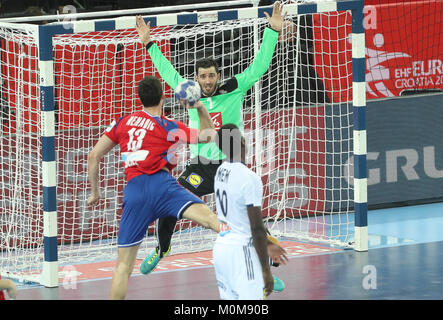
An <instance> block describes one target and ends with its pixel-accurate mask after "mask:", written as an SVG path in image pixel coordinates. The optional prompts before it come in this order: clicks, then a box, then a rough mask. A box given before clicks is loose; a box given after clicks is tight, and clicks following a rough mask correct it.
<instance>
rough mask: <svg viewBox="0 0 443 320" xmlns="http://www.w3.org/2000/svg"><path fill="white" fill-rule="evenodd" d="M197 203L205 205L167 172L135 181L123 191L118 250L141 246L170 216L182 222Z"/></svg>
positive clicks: (134, 179)
mask: <svg viewBox="0 0 443 320" xmlns="http://www.w3.org/2000/svg"><path fill="white" fill-rule="evenodd" d="M193 203H204V202H203V201H202V200H200V199H199V198H198V197H196V196H195V195H193V194H192V193H191V192H190V191H188V190H186V189H185V188H183V187H182V186H180V185H179V184H178V182H177V180H175V179H174V177H172V176H171V175H170V174H169V173H168V172H166V171H164V170H160V171H159V172H156V173H154V174H152V175H146V174H142V175H140V176H137V177H134V178H132V179H131V180H129V182H128V184H127V185H126V187H125V189H124V190H123V213H122V217H121V220H120V226H119V232H118V241H117V243H118V246H119V247H131V246H135V245H138V244H140V243H141V242H142V241H143V238H144V237H145V235H146V231H147V230H148V227H149V225H150V224H151V223H152V222H154V221H155V220H157V219H158V218H164V217H169V216H172V217H175V218H177V219H181V218H182V215H183V212H184V211H185V210H186V209H187V208H188V207H189V206H190V205H191V204H193Z"/></svg>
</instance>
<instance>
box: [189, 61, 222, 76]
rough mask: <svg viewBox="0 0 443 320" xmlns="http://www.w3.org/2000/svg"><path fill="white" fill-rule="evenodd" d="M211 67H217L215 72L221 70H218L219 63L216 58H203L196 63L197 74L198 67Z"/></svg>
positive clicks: (196, 72)
mask: <svg viewBox="0 0 443 320" xmlns="http://www.w3.org/2000/svg"><path fill="white" fill-rule="evenodd" d="M210 67H214V68H215V73H218V72H219V71H218V69H219V67H218V63H217V61H215V60H214V59H201V60H198V61H197V62H196V63H195V74H196V75H198V69H200V68H204V69H207V68H210Z"/></svg>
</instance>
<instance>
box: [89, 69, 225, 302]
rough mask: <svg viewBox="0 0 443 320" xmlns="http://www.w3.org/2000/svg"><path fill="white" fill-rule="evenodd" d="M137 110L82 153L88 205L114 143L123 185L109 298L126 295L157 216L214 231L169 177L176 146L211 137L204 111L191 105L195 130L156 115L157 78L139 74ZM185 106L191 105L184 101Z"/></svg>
mask: <svg viewBox="0 0 443 320" xmlns="http://www.w3.org/2000/svg"><path fill="white" fill-rule="evenodd" d="M138 95H139V98H140V100H141V102H142V104H143V107H144V108H143V110H141V111H138V112H135V113H133V114H130V115H128V116H124V117H121V118H119V119H117V120H115V121H114V122H113V123H112V124H111V125H110V126H109V127H108V128H107V129H106V132H105V133H104V134H103V136H102V137H101V138H100V140H99V141H98V142H97V144H96V145H95V146H94V149H93V150H92V151H91V153H90V154H89V157H88V175H89V182H90V184H91V195H90V196H89V198H88V205H95V204H97V202H98V201H99V199H100V190H99V183H98V175H99V163H100V160H101V159H102V158H103V157H104V155H105V154H107V153H108V152H109V151H110V150H111V149H112V148H113V147H114V146H115V145H117V144H118V145H119V146H120V151H121V155H122V159H123V162H124V165H125V177H126V181H127V184H126V186H125V189H124V191H123V192H124V196H123V213H122V217H121V220H120V225H119V235H118V241H117V243H118V259H117V268H116V270H115V272H114V277H113V279H112V285H111V299H124V298H125V297H126V291H127V285H128V279H129V277H130V275H131V273H132V270H133V268H134V264H135V261H136V256H137V251H138V248H139V246H140V243H141V242H142V241H143V238H144V237H145V235H146V231H147V229H148V226H149V225H150V224H151V223H152V222H153V221H155V220H156V219H158V218H160V217H168V216H174V217H176V218H177V219H181V218H186V219H190V220H193V221H195V222H197V223H198V224H200V225H202V226H203V227H206V228H211V229H212V230H214V231H216V232H219V228H220V224H219V222H218V219H217V216H216V215H215V214H214V213H213V212H212V211H211V210H210V209H209V208H208V207H207V206H206V205H205V204H204V202H203V201H202V200H200V199H199V198H198V197H196V196H195V195H193V194H192V193H191V192H189V191H187V190H186V189H185V188H183V187H182V186H180V185H179V184H178V183H177V181H176V180H175V179H174V177H173V176H172V175H171V171H172V169H173V168H174V167H175V166H176V155H175V151H176V148H177V147H178V146H179V145H180V144H191V143H207V142H210V141H212V140H213V138H214V137H215V135H216V132H215V130H214V125H213V123H212V120H211V118H210V116H209V113H208V111H207V110H206V108H205V107H204V106H203V104H202V103H195V104H194V106H193V107H192V108H196V109H197V111H198V114H199V118H200V124H201V127H200V130H196V129H190V128H188V127H187V126H186V125H185V124H183V123H181V122H179V121H174V120H171V119H168V118H166V117H164V116H163V115H162V112H163V111H162V109H163V102H164V97H163V90H162V85H161V82H160V80H159V79H157V78H155V77H151V76H148V77H145V78H144V79H142V80H141V81H140V83H139V85H138ZM186 107H187V108H191V106H189V105H186Z"/></svg>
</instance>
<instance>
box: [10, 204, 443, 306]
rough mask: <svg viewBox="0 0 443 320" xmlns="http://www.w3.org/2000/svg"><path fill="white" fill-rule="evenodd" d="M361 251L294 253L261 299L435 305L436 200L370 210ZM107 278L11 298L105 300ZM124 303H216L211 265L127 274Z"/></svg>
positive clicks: (442, 263) (440, 294)
mask: <svg viewBox="0 0 443 320" xmlns="http://www.w3.org/2000/svg"><path fill="white" fill-rule="evenodd" d="M368 225H369V228H368V230H369V240H370V242H369V250H368V252H355V251H354V250H339V251H335V252H328V253H325V254H321V253H319V254H315V255H301V256H295V257H293V258H291V259H290V261H289V263H288V264H287V265H285V266H283V265H282V266H280V267H278V268H272V271H273V273H274V274H275V275H277V276H278V277H279V278H281V279H282V280H283V281H284V282H285V284H286V289H285V290H284V291H283V292H281V293H275V294H272V295H271V296H270V297H269V298H268V299H269V300H405V299H413V300H424V299H426V300H443V203H434V204H427V205H420V206H410V207H400V208H393V209H383V210H372V211H369V215H368ZM110 284H111V279H110V278H108V279H100V280H94V281H85V282H80V283H78V284H77V285H76V288H75V289H72V288H71V289H64V288H63V287H62V286H61V287H59V288H52V289H49V288H44V287H41V286H37V287H35V286H34V287H26V286H24V287H20V290H19V293H18V299H32V300H96V299H99V300H101V299H108V297H109V288H110ZM127 299H128V300H218V299H219V295H218V288H217V285H216V281H215V273H214V269H213V267H212V266H207V267H201V268H189V269H186V270H179V271H165V272H156V273H153V274H150V275H148V276H144V275H137V276H132V277H131V278H130V280H129V285H128V294H127Z"/></svg>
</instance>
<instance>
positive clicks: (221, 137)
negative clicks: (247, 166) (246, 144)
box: [215, 123, 243, 161]
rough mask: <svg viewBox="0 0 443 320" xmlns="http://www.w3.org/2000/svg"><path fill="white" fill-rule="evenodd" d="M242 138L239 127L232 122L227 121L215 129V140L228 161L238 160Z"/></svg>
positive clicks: (239, 158)
mask: <svg viewBox="0 0 443 320" xmlns="http://www.w3.org/2000/svg"><path fill="white" fill-rule="evenodd" d="M242 138H243V135H242V133H241V132H240V129H239V128H238V127H237V126H236V125H235V124H233V123H227V124H224V125H223V126H222V127H221V128H220V129H219V130H218V131H217V136H216V141H215V142H216V144H217V147H218V148H219V149H220V150H221V152H223V153H224V154H225V155H226V157H227V159H228V160H229V161H232V160H236V161H240V160H241V145H242V143H241V142H242Z"/></svg>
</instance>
